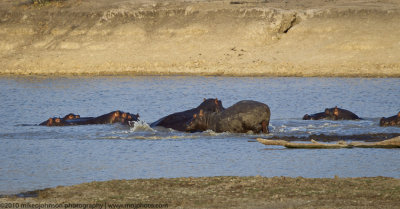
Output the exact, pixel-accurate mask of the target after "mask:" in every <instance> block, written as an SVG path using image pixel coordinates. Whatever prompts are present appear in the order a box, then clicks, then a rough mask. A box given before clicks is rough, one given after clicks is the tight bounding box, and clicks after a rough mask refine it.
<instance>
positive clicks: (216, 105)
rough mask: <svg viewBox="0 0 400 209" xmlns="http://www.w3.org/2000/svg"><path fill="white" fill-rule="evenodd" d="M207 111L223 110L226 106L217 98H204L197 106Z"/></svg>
mask: <svg viewBox="0 0 400 209" xmlns="http://www.w3.org/2000/svg"><path fill="white" fill-rule="evenodd" d="M197 108H198V109H202V110H204V111H205V112H221V111H222V110H224V109H225V108H224V107H223V106H222V101H221V100H218V98H215V99H206V98H204V99H203V102H202V103H201V104H200V105H199V106H198V107H197Z"/></svg>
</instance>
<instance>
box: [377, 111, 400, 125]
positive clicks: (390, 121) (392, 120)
mask: <svg viewBox="0 0 400 209" xmlns="http://www.w3.org/2000/svg"><path fill="white" fill-rule="evenodd" d="M379 125H380V126H399V127H400V112H399V113H397V115H393V116H391V117H388V118H385V117H383V118H381V120H380V121H379Z"/></svg>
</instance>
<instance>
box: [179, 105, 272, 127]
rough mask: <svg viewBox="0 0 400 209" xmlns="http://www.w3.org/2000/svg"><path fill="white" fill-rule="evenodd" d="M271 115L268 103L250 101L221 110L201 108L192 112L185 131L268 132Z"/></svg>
mask: <svg viewBox="0 0 400 209" xmlns="http://www.w3.org/2000/svg"><path fill="white" fill-rule="evenodd" d="M270 116H271V112H270V109H269V107H268V105H266V104H264V103H261V102H257V101H252V100H244V101H240V102H238V103H236V104H234V105H232V106H231V107H229V108H227V109H225V110H223V111H221V112H205V111H203V110H202V109H201V110H200V111H199V112H198V114H194V115H193V117H192V120H191V121H190V122H189V123H188V124H187V125H186V131H187V132H197V131H205V130H212V131H215V132H217V133H221V132H231V133H247V132H248V131H253V133H260V132H262V133H269V129H268V125H269V118H270Z"/></svg>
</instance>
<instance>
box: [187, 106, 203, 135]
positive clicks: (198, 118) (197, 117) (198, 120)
mask: <svg viewBox="0 0 400 209" xmlns="http://www.w3.org/2000/svg"><path fill="white" fill-rule="evenodd" d="M207 129H208V128H207V121H206V117H205V115H204V111H203V110H202V109H201V110H200V112H199V114H194V115H193V118H192V119H191V120H190V121H189V123H188V124H187V125H186V131H187V132H196V131H205V130H207Z"/></svg>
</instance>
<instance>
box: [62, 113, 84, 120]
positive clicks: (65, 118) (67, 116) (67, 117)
mask: <svg viewBox="0 0 400 209" xmlns="http://www.w3.org/2000/svg"><path fill="white" fill-rule="evenodd" d="M80 117H81V116H80V115H75V114H74V113H70V114H68V115H66V116H64V118H63V119H64V120H73V119H77V118H80Z"/></svg>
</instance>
